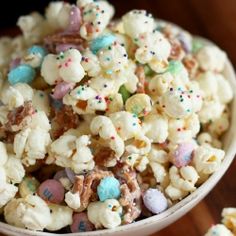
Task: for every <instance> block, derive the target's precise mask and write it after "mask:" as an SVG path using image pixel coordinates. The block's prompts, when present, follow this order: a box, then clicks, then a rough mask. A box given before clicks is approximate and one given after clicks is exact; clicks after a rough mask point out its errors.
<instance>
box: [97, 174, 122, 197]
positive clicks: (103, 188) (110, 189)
mask: <svg viewBox="0 0 236 236" xmlns="http://www.w3.org/2000/svg"><path fill="white" fill-rule="evenodd" d="M97 193H98V197H99V199H100V201H102V202H103V201H105V200H107V199H117V198H119V197H120V183H119V181H118V180H117V179H116V178H114V177H106V178H104V179H102V180H101V182H100V184H99V185H98V187H97Z"/></svg>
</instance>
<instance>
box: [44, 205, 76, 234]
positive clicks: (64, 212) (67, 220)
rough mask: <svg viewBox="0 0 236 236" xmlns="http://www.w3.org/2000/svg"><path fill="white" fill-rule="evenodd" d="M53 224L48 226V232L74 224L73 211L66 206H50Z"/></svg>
mask: <svg viewBox="0 0 236 236" xmlns="http://www.w3.org/2000/svg"><path fill="white" fill-rule="evenodd" d="M49 208H50V213H51V223H50V224H48V225H47V226H46V229H47V230H50V231H56V230H59V229H62V228H64V227H66V226H68V225H70V224H72V213H73V211H72V210H71V209H70V208H69V207H66V206H61V205H56V204H49Z"/></svg>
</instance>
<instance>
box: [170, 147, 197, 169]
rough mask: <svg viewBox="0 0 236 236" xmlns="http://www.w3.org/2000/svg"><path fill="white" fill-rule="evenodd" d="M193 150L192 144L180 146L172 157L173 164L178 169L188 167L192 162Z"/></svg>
mask: <svg viewBox="0 0 236 236" xmlns="http://www.w3.org/2000/svg"><path fill="white" fill-rule="evenodd" d="M193 149H194V145H193V144H192V143H181V144H179V145H178V147H177V149H176V150H175V151H174V153H173V155H172V162H173V164H174V165H175V166H176V167H178V168H180V167H183V166H187V165H188V164H189V163H190V162H191V159H192V152H193Z"/></svg>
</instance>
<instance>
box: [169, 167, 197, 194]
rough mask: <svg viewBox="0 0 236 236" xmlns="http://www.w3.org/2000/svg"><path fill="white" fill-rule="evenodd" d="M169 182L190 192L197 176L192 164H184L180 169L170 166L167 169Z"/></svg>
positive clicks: (193, 188) (193, 187)
mask: <svg viewBox="0 0 236 236" xmlns="http://www.w3.org/2000/svg"><path fill="white" fill-rule="evenodd" d="M169 175H170V181H171V184H172V185H173V186H174V187H175V188H178V189H181V190H183V191H186V192H192V191H194V190H195V189H196V187H195V184H196V183H197V180H198V178H199V176H198V173H197V171H196V170H195V169H194V167H192V166H184V167H181V168H180V169H178V168H176V167H175V166H172V167H171V168H170V170H169Z"/></svg>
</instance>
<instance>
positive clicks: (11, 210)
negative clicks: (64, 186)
mask: <svg viewBox="0 0 236 236" xmlns="http://www.w3.org/2000/svg"><path fill="white" fill-rule="evenodd" d="M4 217H5V220H6V222H7V223H8V224H11V225H14V226H17V227H21V228H28V229H31V230H43V229H44V228H45V227H47V225H48V224H50V223H51V220H52V217H51V215H50V209H49V207H48V206H47V204H46V203H45V202H44V201H43V200H42V199H41V198H40V197H38V196H33V195H28V196H26V197H25V198H17V199H12V200H11V201H10V202H9V203H8V204H7V205H6V207H5V208H4Z"/></svg>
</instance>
